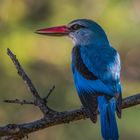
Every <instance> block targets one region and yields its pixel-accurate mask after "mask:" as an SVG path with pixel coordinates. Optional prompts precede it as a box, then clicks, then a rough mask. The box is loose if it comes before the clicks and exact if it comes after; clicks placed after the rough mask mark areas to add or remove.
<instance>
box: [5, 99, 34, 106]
mask: <svg viewBox="0 0 140 140" xmlns="http://www.w3.org/2000/svg"><path fill="white" fill-rule="evenodd" d="M3 102H5V103H15V104H20V105H24V104H30V105H36V104H35V102H33V101H27V100H20V99H14V100H3Z"/></svg>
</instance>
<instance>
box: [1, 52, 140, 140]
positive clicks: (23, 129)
mask: <svg viewBox="0 0 140 140" xmlns="http://www.w3.org/2000/svg"><path fill="white" fill-rule="evenodd" d="M7 51H8V55H9V56H10V58H11V59H12V61H13V63H14V64H15V66H16V69H17V70H18V73H19V75H20V76H21V77H22V79H23V80H24V81H25V83H26V84H27V86H28V88H29V89H30V91H31V93H32V95H33V97H34V101H33V102H32V101H26V100H19V99H15V100H5V102H8V103H18V104H24V103H25V104H32V103H33V104H34V105H36V106H38V107H39V108H40V110H41V111H42V112H43V114H44V116H43V118H41V119H39V120H36V121H32V122H28V123H23V124H8V125H5V126H1V127H0V139H1V138H7V140H18V139H22V138H23V137H25V136H26V137H27V136H28V134H30V133H32V132H35V131H39V130H41V129H44V128H47V127H51V126H54V125H59V124H63V123H69V122H73V121H77V120H81V119H85V118H88V116H87V114H86V111H85V109H84V108H81V109H75V110H72V111H64V112H57V111H53V110H52V109H50V108H49V107H48V106H47V105H46V100H47V99H48V97H49V96H50V94H51V93H52V91H53V90H54V87H53V88H52V89H50V91H49V93H48V95H47V96H46V97H44V98H41V97H40V96H39V93H38V92H37V90H36V88H35V87H34V85H33V83H32V82H31V80H30V78H29V77H28V76H27V74H26V73H25V72H24V70H23V68H22V67H21V65H20V63H19V61H18V60H17V59H16V56H15V55H14V54H13V53H12V52H11V51H10V50H9V49H8V50H7ZM138 104H140V93H138V94H136V95H133V96H130V97H126V98H124V99H123V103H122V108H123V109H124V108H128V107H132V106H135V105H138Z"/></svg>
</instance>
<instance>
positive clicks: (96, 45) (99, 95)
mask: <svg viewBox="0 0 140 140" xmlns="http://www.w3.org/2000/svg"><path fill="white" fill-rule="evenodd" d="M37 33H39V34H44V35H53V36H69V37H70V38H71V39H72V41H73V43H74V47H73V49H72V72H73V79H74V83H75V87H76V90H77V92H78V95H79V97H80V100H81V103H82V104H83V106H84V107H85V109H86V111H87V115H88V116H89V118H90V119H91V121H92V122H93V123H96V121H97V114H98V111H99V113H100V124H101V133H102V136H103V139H104V140H118V139H119V135H118V128H117V123H116V117H115V112H116V113H117V116H118V117H119V118H121V105H122V96H121V84H120V57H119V54H118V52H117V51H116V50H115V49H114V48H112V46H111V45H110V44H109V41H108V38H107V35H106V34H105V32H104V30H103V29H102V28H101V26H100V25H98V24H97V23H96V22H94V21H92V20H89V19H78V20H74V21H72V22H70V23H69V24H68V25H64V26H57V27H51V28H44V29H40V30H37Z"/></svg>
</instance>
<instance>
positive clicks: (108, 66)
mask: <svg viewBox="0 0 140 140" xmlns="http://www.w3.org/2000/svg"><path fill="white" fill-rule="evenodd" d="M83 48H84V47H83ZM91 48H93V50H92V49H91V50H90V51H89V50H86V48H84V49H82V47H77V46H76V47H74V49H73V53H72V71H73V76H74V82H75V86H76V89H77V92H78V95H79V97H80V99H81V102H82V104H83V105H84V106H85V107H86V108H88V112H89V114H90V116H91V115H92V116H91V117H90V118H92V121H93V122H96V115H95V114H96V113H97V96H98V95H100V94H103V95H108V96H111V97H112V96H114V95H115V90H117V91H119V93H120V94H121V90H120V89H121V88H120V83H119V78H120V76H119V73H120V63H119V58H115V56H116V55H118V54H117V52H116V51H115V50H114V49H111V50H108V49H107V51H106V49H105V50H102V53H104V55H103V54H101V50H98V49H97V50H96V49H95V48H94V47H91ZM110 48H111V47H110ZM75 50H79V54H78V56H77V53H75ZM117 57H118V56H117ZM77 59H78V60H77ZM77 62H78V63H77ZM84 67H86V68H84ZM114 69H115V72H114ZM85 71H86V72H85ZM87 75H88V76H87ZM114 87H115V88H114ZM95 95H96V97H95ZM120 104H121V103H120Z"/></svg>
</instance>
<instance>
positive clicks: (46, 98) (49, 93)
mask: <svg viewBox="0 0 140 140" xmlns="http://www.w3.org/2000/svg"><path fill="white" fill-rule="evenodd" d="M54 89H55V85H53V87H52V88H51V89H50V90H49V92H48V94H47V96H46V97H44V100H45V101H46V102H47V100H48V98H49V96H50V95H51V93H52V92H53V91H54Z"/></svg>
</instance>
